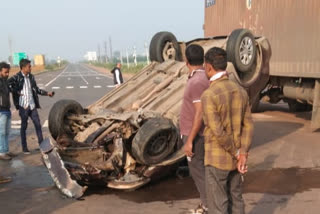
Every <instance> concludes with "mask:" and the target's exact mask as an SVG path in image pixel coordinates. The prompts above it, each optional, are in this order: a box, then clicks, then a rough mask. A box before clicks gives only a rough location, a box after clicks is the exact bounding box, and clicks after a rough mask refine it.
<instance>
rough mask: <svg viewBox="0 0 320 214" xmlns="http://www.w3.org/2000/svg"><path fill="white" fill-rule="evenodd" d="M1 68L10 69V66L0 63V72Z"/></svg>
mask: <svg viewBox="0 0 320 214" xmlns="http://www.w3.org/2000/svg"><path fill="white" fill-rule="evenodd" d="M3 68H7V69H10V65H9V64H8V63H6V62H0V71H2V69H3Z"/></svg>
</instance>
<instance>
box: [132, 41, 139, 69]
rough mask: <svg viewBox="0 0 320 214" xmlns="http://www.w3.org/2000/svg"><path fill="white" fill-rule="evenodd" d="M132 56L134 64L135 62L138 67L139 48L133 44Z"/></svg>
mask: <svg viewBox="0 0 320 214" xmlns="http://www.w3.org/2000/svg"><path fill="white" fill-rule="evenodd" d="M132 56H133V61H134V64H135V66H136V67H137V65H138V62H137V50H136V46H133V54H132Z"/></svg>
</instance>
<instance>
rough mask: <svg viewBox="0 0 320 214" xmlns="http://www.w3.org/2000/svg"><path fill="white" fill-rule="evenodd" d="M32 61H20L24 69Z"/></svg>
mask: <svg viewBox="0 0 320 214" xmlns="http://www.w3.org/2000/svg"><path fill="white" fill-rule="evenodd" d="M30 63H31V61H30V60H28V59H21V60H20V63H19V65H20V69H22V68H23V67H25V66H27V65H28V64H30Z"/></svg>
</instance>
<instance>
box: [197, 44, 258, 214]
mask: <svg viewBox="0 0 320 214" xmlns="http://www.w3.org/2000/svg"><path fill="white" fill-rule="evenodd" d="M226 68H227V54H226V52H225V50H223V49H221V48H217V47H215V48H212V49H210V50H209V51H208V52H207V53H206V55H205V71H206V75H207V77H208V79H210V87H209V88H208V89H207V90H206V91H205V92H204V93H203V94H202V97H201V101H202V107H203V119H204V123H205V130H204V136H205V167H206V189H207V200H208V208H209V213H210V214H228V213H229V214H230V213H232V214H244V202H243V199H242V190H241V185H242V184H241V176H242V174H244V173H246V172H247V166H246V163H247V157H248V152H249V148H250V145H251V141H252V135H253V122H252V118H251V113H250V110H251V109H250V105H249V99H248V95H247V92H246V91H245V90H244V89H243V88H242V87H241V86H240V85H238V84H237V83H235V82H233V81H231V80H229V78H228V75H227V72H226Z"/></svg>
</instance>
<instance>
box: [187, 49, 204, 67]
mask: <svg viewBox="0 0 320 214" xmlns="http://www.w3.org/2000/svg"><path fill="white" fill-rule="evenodd" d="M203 55H204V51H203V48H202V47H201V46H200V45H194V44H193V45H189V46H188V47H187V49H186V58H187V60H188V63H189V64H190V65H203Z"/></svg>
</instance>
